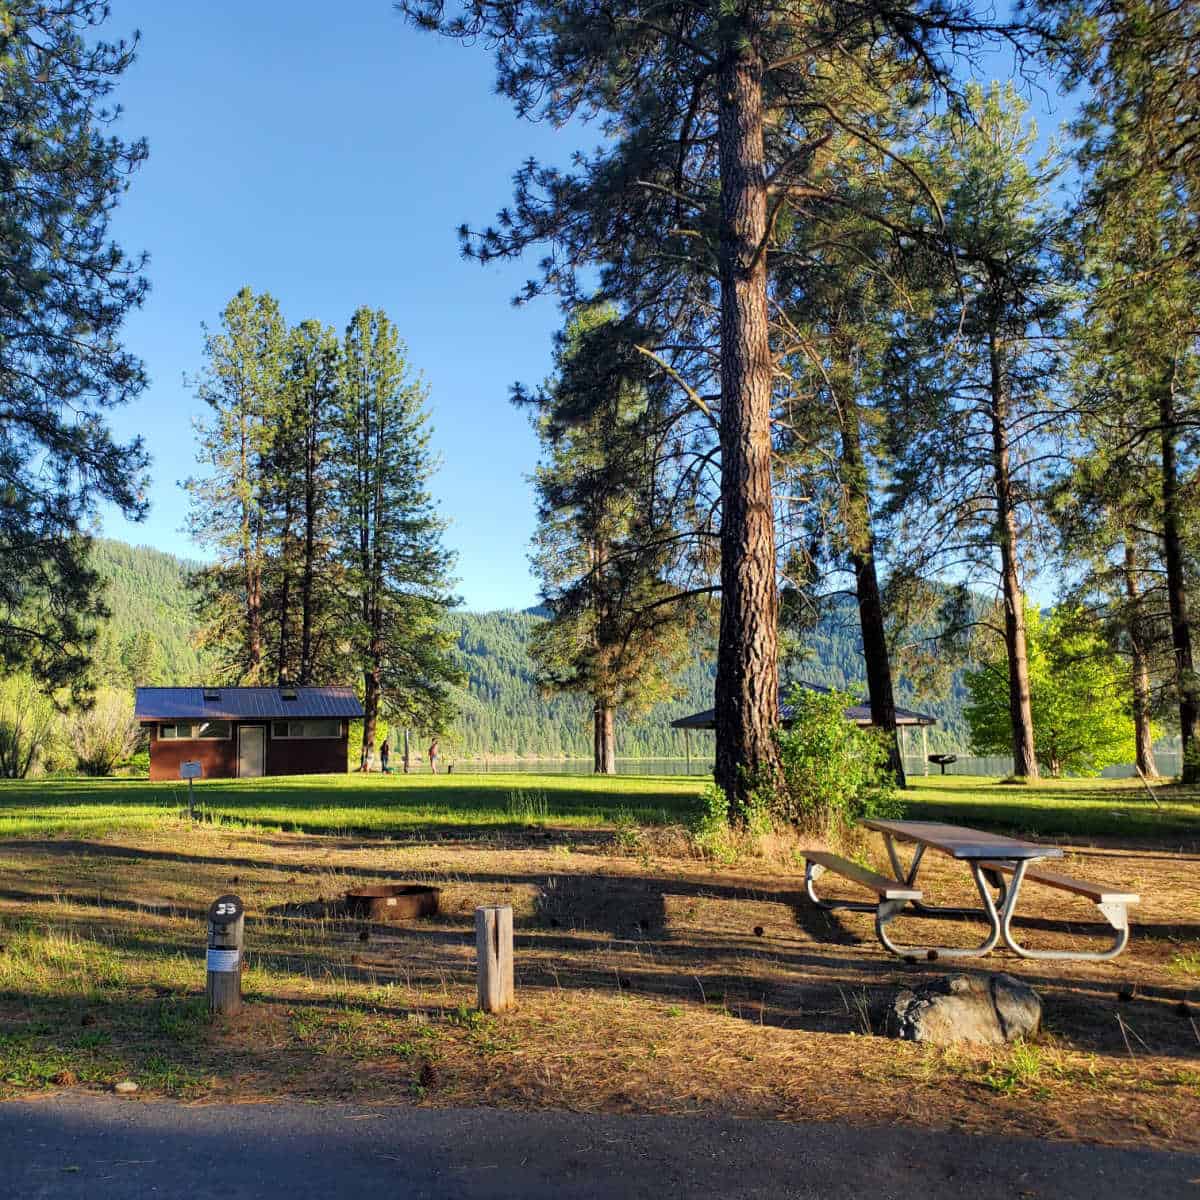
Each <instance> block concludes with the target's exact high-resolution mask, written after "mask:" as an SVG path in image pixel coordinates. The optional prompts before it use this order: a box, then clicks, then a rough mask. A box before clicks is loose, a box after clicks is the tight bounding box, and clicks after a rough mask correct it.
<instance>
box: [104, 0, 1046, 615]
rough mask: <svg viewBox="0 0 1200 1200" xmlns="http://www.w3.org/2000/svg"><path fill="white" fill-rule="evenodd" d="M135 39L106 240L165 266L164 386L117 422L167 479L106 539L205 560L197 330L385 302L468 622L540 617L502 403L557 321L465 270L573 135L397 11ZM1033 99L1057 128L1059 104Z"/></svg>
mask: <svg viewBox="0 0 1200 1200" xmlns="http://www.w3.org/2000/svg"><path fill="white" fill-rule="evenodd" d="M134 29H140V30H141V32H142V44H141V49H140V52H139V56H138V61H137V62H136V63H135V64H134V66H133V67H132V68H131V69H130V70H129V72H128V73H127V74H126V76H125V77H124V78H123V80H122V82H121V84H120V87H119V92H118V99H119V100H120V101H121V103H122V104H123V105H124V107H125V110H126V115H125V118H124V122H123V127H124V128H125V129H126V130H127V131H128V132H129V133H130V134H140V135H144V136H145V137H146V138H147V139H148V140H149V143H150V159H149V161H148V162H147V163H146V165H145V166H144V167H143V168H142V170H141V171H140V172H139V173H138V175H137V176H136V177H135V179H134V180H133V185H132V187H131V189H130V191H129V193H128V195H127V196H126V197H125V199H124V201H123V203H122V205H121V207H120V209H119V211H118V214H117V217H116V220H115V222H114V232H115V234H116V236H117V237H118V239H119V240H120V242H121V243H122V245H123V246H124V247H125V248H126V249H127V250H129V251H136V250H141V249H145V250H147V251H148V252H149V254H150V266H149V271H148V274H149V277H150V280H151V284H152V291H151V294H150V296H149V299H148V300H147V303H146V306H145V308H144V309H143V310H142V311H141V312H138V313H136V314H134V315H133V316H132V317H131V319H130V320H129V322H128V324H127V337H126V340H127V343H128V345H129V346H130V348H131V349H133V350H134V351H135V352H136V353H138V354H140V355H141V356H142V358H143V359H144V360H145V362H146V364H147V368H148V370H149V374H150V378H151V386H150V387H149V388H148V389H147V391H146V392H145V393H144V394H143V396H142V397H141V398H140V399H139V400H138V401H137V402H136V403H135V404H134V405H132V406H130V407H129V408H128V409H125V410H122V411H120V412H118V413H117V414H116V415H115V417H114V419H113V426H114V428H115V430H116V432H117V434H118V435H119V436H122V437H128V436H131V435H133V434H135V433H141V434H143V435H144V436H145V438H146V441H147V444H148V447H149V449H150V451H151V454H152V455H153V460H154V461H153V479H154V482H153V489H152V493H151V497H152V510H151V513H150V516H149V518H148V520H147V521H145V522H144V523H142V524H139V525H131V524H130V523H128V522H126V521H125V520H123V519H122V518H121V517H120V515H119V514H117V513H115V512H111V511H110V512H106V514H105V520H104V532H105V533H107V534H108V535H110V536H112V537H118V538H122V539H125V540H127V541H132V542H144V543H148V544H150V545H153V546H157V547H159V548H161V549H164V550H170V551H173V552H176V553H179V554H183V555H195V554H196V553H197V551H196V549H195V547H194V546H192V545H191V543H190V542H189V541H188V539H187V536H186V534H185V533H184V532H183V525H184V519H185V515H186V512H187V503H186V497H185V495H184V493H183V491H182V490H181V489H180V488H179V486H178V481H179V480H181V479H183V478H185V477H186V476H187V475H189V474H190V473H192V472H193V471H194V470H195V440H194V437H193V434H192V429H191V422H192V420H193V419H194V417H195V416H196V415H197V414H198V412H199V408H198V405H197V403H196V401H195V399H194V396H193V394H192V392H191V390H190V388H189V387H187V386H185V383H184V376H185V375H191V376H194V375H195V374H196V373H197V372H198V370H199V369H200V367H201V365H202V359H201V344H202V341H201V339H202V332H201V323H202V322H205V321H207V322H209V323H210V324H216V322H217V319H218V315H219V313H220V311H221V309H222V307H223V306H224V304H225V303H226V301H227V300H228V299H229V298H230V297H231V296H232V295H233V294H234V293H235V292H236V291H237V290H238V289H239V288H240V287H242V286H243V285H248V286H250V287H252V288H254V289H255V290H257V291H267V292H271V293H272V294H273V295H275V296H276V298H277V299H278V300H279V301H280V303H281V304H282V306H283V310H284V313H285V315H286V316H287V317H288V318H289V320H291V321H293V322H295V321H299V320H302V319H304V318H306V317H315V318H317V319H319V320H321V321H323V322H325V323H327V324H332V325H334V326H335V327H337V328H338V329H339V330H340V329H341V328H342V326H343V325H344V324H345V322H346V320H347V319H348V318H349V315H350V313H351V312H352V311H353V310H354V309H355V308H356V307H357V306H358V305H360V304H369V305H371V306H372V307H377V308H384V309H385V310H386V311H387V312H388V313H389V314H390V315H391V317H392V318H393V320H394V321H395V322H396V324H397V325H398V327H399V329H400V331H401V333H402V336H403V337H404V338H405V339H406V341H407V342H408V346H409V350H410V357H411V360H412V362H413V364H414V365H415V366H416V367H417V368H419V369H420V370H421V371H422V373H423V374H424V376H425V378H426V380H427V381H428V383H429V385H430V388H431V408H432V414H433V425H434V442H435V446H436V448H437V450H438V452H439V453H440V455H441V456H442V459H443V466H442V469H441V472H440V474H439V475H438V477H437V479H436V481H435V485H434V490H435V493H436V495H437V496H438V498H439V500H440V502H441V504H442V508H443V511H444V513H445V515H446V516H447V517H448V518H449V520H450V522H451V524H450V528H449V531H448V534H447V538H446V541H447V544H448V546H449V547H450V548H452V549H453V550H454V551H456V552H457V555H458V565H457V573H458V576H459V579H460V581H461V582H460V587H459V592H460V594H461V595H462V597H463V598H464V600H465V602H466V604H467V605H468V607H470V608H473V609H487V608H500V607H525V606H527V605H530V604H532V603H534V602H535V601H536V598H537V589H536V585H535V583H534V580H533V579H532V577H531V575H530V572H529V566H528V560H527V552H528V546H529V538H530V535H531V534H532V532H533V524H534V521H533V500H532V496H531V494H530V489H529V486H528V483H527V481H526V477H527V475H528V473H529V472H530V471H531V470H532V468H533V465H534V463H535V460H536V456H537V447H536V443H535V440H534V437H533V434H532V432H531V430H530V428H529V425H528V422H527V420H526V418H525V416H524V415H523V414H521V413H519V412H517V411H515V410H514V409H513V408H512V407H511V405H509V403H508V400H507V395H508V388H509V386H510V384H511V383H512V382H514V381H515V380H517V379H521V380H524V381H526V382H536V381H538V380H540V379H542V378H543V377H544V376H545V375H546V374H547V372H548V370H549V365H550V346H551V336H552V334H553V331H554V330H555V329H556V328H557V326H558V324H559V321H560V314H559V312H558V309H557V307H556V305H555V303H554V301H553V300H549V299H546V300H541V301H539V302H537V303H535V304H533V305H531V306H528V307H525V308H521V309H514V308H513V307H511V305H510V303H509V301H510V299H511V297H512V295H513V294H514V292H516V291H517V290H518V288H519V286H520V284H521V283H522V282H523V281H524V279H525V277H526V274H527V273H528V272H527V271H526V270H523V269H521V268H520V267H519V266H515V265H509V266H499V267H498V266H489V267H488V268H481V267H480V266H479V265H478V264H475V263H467V262H463V261H462V260H461V259H460V258H459V256H458V245H457V239H456V236H455V230H456V228H457V226H458V224H459V223H460V222H462V221H470V222H472V223H476V224H478V223H481V222H483V221H485V220H487V219H489V218H490V217H491V216H492V215H493V214H494V213H495V211H496V210H497V208H499V207H500V206H502V205H503V204H505V203H507V202H508V200H509V198H510V195H511V184H510V180H511V175H512V172H513V170H514V169H515V168H516V167H517V165H518V164H519V163H520V162H521V161H522V160H523V159H525V158H527V157H529V156H530V155H533V156H536V157H539V158H543V159H550V160H553V161H560V162H564V161H566V159H567V157H568V155H569V154H570V152H571V150H572V149H573V148H574V147H575V146H577V145H578V144H579V141H580V137H581V132H580V130H579V129H566V130H562V131H555V130H553V129H551V128H549V127H547V126H544V125H535V124H531V123H530V122H523V121H519V120H517V118H516V117H515V116H514V115H513V113H512V110H511V108H510V107H509V106H508V104H507V102H506V101H504V100H502V99H501V98H499V97H497V96H495V95H494V93H493V91H492V80H493V71H492V62H491V56H490V55H489V53H488V52H487V50H486V48H484V47H482V46H479V45H477V46H474V47H465V46H460V45H457V44H453V43H448V42H446V41H443V40H440V39H438V38H435V37H433V36H430V35H429V34H421V33H418V32H416V31H415V30H413V29H411V28H409V27H408V26H407V25H406V24H405V22H404V21H403V20H402V19H401V18H400V17H399V16H398V15H397V14H396V13H395V12H394V10H393V9H392V8H391V6H390V4H389V3H388V0H350V2H349V3H345V4H342V5H341V6H338V7H337V8H335V9H331V8H330V7H329V5H327V4H324V3H317V2H316V0H289V2H288V3H286V4H285V3H283V2H282V0H254V3H246V2H245V0H241V2H233V0H210V3H208V4H204V5H197V4H178V3H173V2H172V3H164V2H163V0H157V2H152V0H113V2H112V18H111V21H110V22H109V25H108V28H107V30H106V32H107V33H108V34H109V35H110V36H116V35H118V34H123V33H128V32H132V31H133V30H134ZM988 65H989V66H995V67H998V68H1000V73H1003V64H1002V63H1000V62H997V61H995V59H992V61H991V62H989V64H988ZM1030 99H1031V101H1032V112H1033V114H1034V115H1035V116H1037V118H1038V120H1039V123H1040V124H1041V125H1042V129H1043V133H1045V132H1046V131H1048V130H1049V129H1051V128H1052V127H1053V125H1054V124H1055V121H1054V119H1053V118H1048V116H1047V108H1048V107H1053V105H1054V98H1053V97H1052V96H1051V97H1047V96H1045V95H1043V94H1040V93H1035V94H1034V95H1032V96H1031V97H1030ZM1048 101H1049V104H1048Z"/></svg>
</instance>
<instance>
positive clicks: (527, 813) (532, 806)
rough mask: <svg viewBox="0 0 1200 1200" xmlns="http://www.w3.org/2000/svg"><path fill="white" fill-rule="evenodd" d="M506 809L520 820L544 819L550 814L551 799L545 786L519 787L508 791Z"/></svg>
mask: <svg viewBox="0 0 1200 1200" xmlns="http://www.w3.org/2000/svg"><path fill="white" fill-rule="evenodd" d="M504 811H505V812H506V813H508V815H509V816H510V817H515V818H516V819H517V820H520V821H544V820H545V819H546V818H547V817H548V816H549V815H550V801H549V799H548V798H547V796H546V792H545V790H544V789H543V788H530V789H528V790H526V789H525V788H517V789H516V790H515V791H512V792H509V793H508V799H507V800H506V801H505V804H504Z"/></svg>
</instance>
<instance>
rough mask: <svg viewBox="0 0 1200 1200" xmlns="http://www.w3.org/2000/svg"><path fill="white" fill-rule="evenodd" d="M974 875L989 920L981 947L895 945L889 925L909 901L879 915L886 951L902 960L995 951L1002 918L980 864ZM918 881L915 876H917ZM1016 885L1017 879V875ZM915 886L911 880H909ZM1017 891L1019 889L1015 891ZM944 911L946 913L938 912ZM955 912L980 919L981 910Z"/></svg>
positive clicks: (885, 907)
mask: <svg viewBox="0 0 1200 1200" xmlns="http://www.w3.org/2000/svg"><path fill="white" fill-rule="evenodd" d="M1017 871H1018V873H1019V874H1021V875H1023V874H1024V868H1023V867H1020V866H1019V867H1018V868H1017ZM971 876H972V878H973V879H974V880H975V886H976V888H977V889H978V890H979V896H980V899H981V900H982V901H983V914H982V915H983V916H985V917H986V918H987V922H988V934H987V937H985V938H984V939H983V941H982V942H980V944H979V945H978V946H969V947H966V948H963V947H961V946H900V945H898V944H897V943H895V942H893V941H892V940H891V938H889V937H888V935H887V925H888V922H890V921H892V920H894V919H895V918H896V917H898V916H899V915H900V913H901V912H903V910H904V907H905V904H906V903H907V902H906V901H900V900H891V901H886V900H885V901H883V902H881V903H880V904H879V906H878V909H877V911H876V915H875V935H876V937H878V938H879V941H880V942H881V943H882V944H883V946H884V948H885V949H887V950H890V951H891V952H892V953H893V954H896V955H899V956H900V957H901V958H927V959H929V960H931V961H934V960H937V959H942V958H979V957H980V956H981V955H984V954H988V953H990V952H991V951H992V950H993V949H995V946H996V943H997V942H998V941H999V940H1000V937H1001V918H1000V914H999V913H997V911H996V904H995V901H993V900H992V893H991V892H990V891H989V890H988V885H987V881H986V880H985V879H984V877H983V869H982V868H981V867H980V866H979V864H978V863H977V862H972V863H971ZM914 878H915V875H914ZM1013 878H1014V882H1015V880H1016V878H1017V876H1016V875H1014V877H1013ZM909 883H910V885H911V880H910V881H909ZM1013 890H1014V892H1015V888H1014V889H1013ZM913 906H914V907H918V906H917V904H916V902H915V901H914V902H913ZM937 911H944V910H937ZM953 911H955V912H966V913H970V914H973V915H974V916H979V915H980V913H979V912H978V910H977V909H973V908H969V909H955V910H953Z"/></svg>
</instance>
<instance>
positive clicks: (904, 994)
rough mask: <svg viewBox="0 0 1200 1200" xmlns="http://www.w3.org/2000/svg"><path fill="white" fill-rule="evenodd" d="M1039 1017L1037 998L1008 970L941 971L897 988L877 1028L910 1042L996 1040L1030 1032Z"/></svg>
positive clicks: (1038, 1023)
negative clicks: (988, 972)
mask: <svg viewBox="0 0 1200 1200" xmlns="http://www.w3.org/2000/svg"><path fill="white" fill-rule="evenodd" d="M1041 1023H1042V1001H1041V998H1040V997H1039V996H1038V994H1037V992H1035V991H1034V990H1033V988H1031V987H1029V985H1028V984H1025V983H1022V982H1021V980H1019V979H1016V978H1014V977H1013V976H1012V975H1004V974H999V975H946V976H943V977H941V978H939V979H932V980H930V981H929V982H928V983H924V984H922V985H921V986H920V987H916V988H907V987H906V988H900V989H899V991H897V992H896V994H895V996H894V997H892V999H890V1000H889V1001H888V1002H887V1005H886V1007H885V1009H884V1011H883V1014H882V1022H881V1024H882V1028H883V1032H884V1033H886V1034H887V1035H888V1036H889V1037H898V1038H905V1039H907V1040H908V1041H910V1042H929V1043H932V1044H933V1045H935V1046H948V1045H952V1044H953V1043H955V1042H979V1043H982V1044H984V1045H989V1046H996V1045H1000V1044H1002V1043H1004V1042H1011V1041H1015V1040H1016V1039H1017V1038H1027V1037H1032V1036H1033V1034H1035V1033H1037V1031H1038V1029H1039V1027H1040V1026H1041Z"/></svg>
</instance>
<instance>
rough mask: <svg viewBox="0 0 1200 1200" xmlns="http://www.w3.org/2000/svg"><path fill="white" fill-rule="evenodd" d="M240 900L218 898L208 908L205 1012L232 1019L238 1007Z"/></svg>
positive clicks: (241, 912) (240, 996)
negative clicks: (206, 997)
mask: <svg viewBox="0 0 1200 1200" xmlns="http://www.w3.org/2000/svg"><path fill="white" fill-rule="evenodd" d="M245 916H246V912H245V908H244V907H243V905H242V901H241V899H240V897H238V896H234V895H225V896H218V897H217V898H216V899H215V900H214V901H213V902H212V904H210V905H209V907H208V983H207V987H206V989H205V990H206V991H207V993H208V1011H209V1012H212V1013H222V1014H224V1015H226V1016H232V1015H233V1014H234V1013H236V1012H240V1011H241V1007H242V928H243V925H244V922H245Z"/></svg>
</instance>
